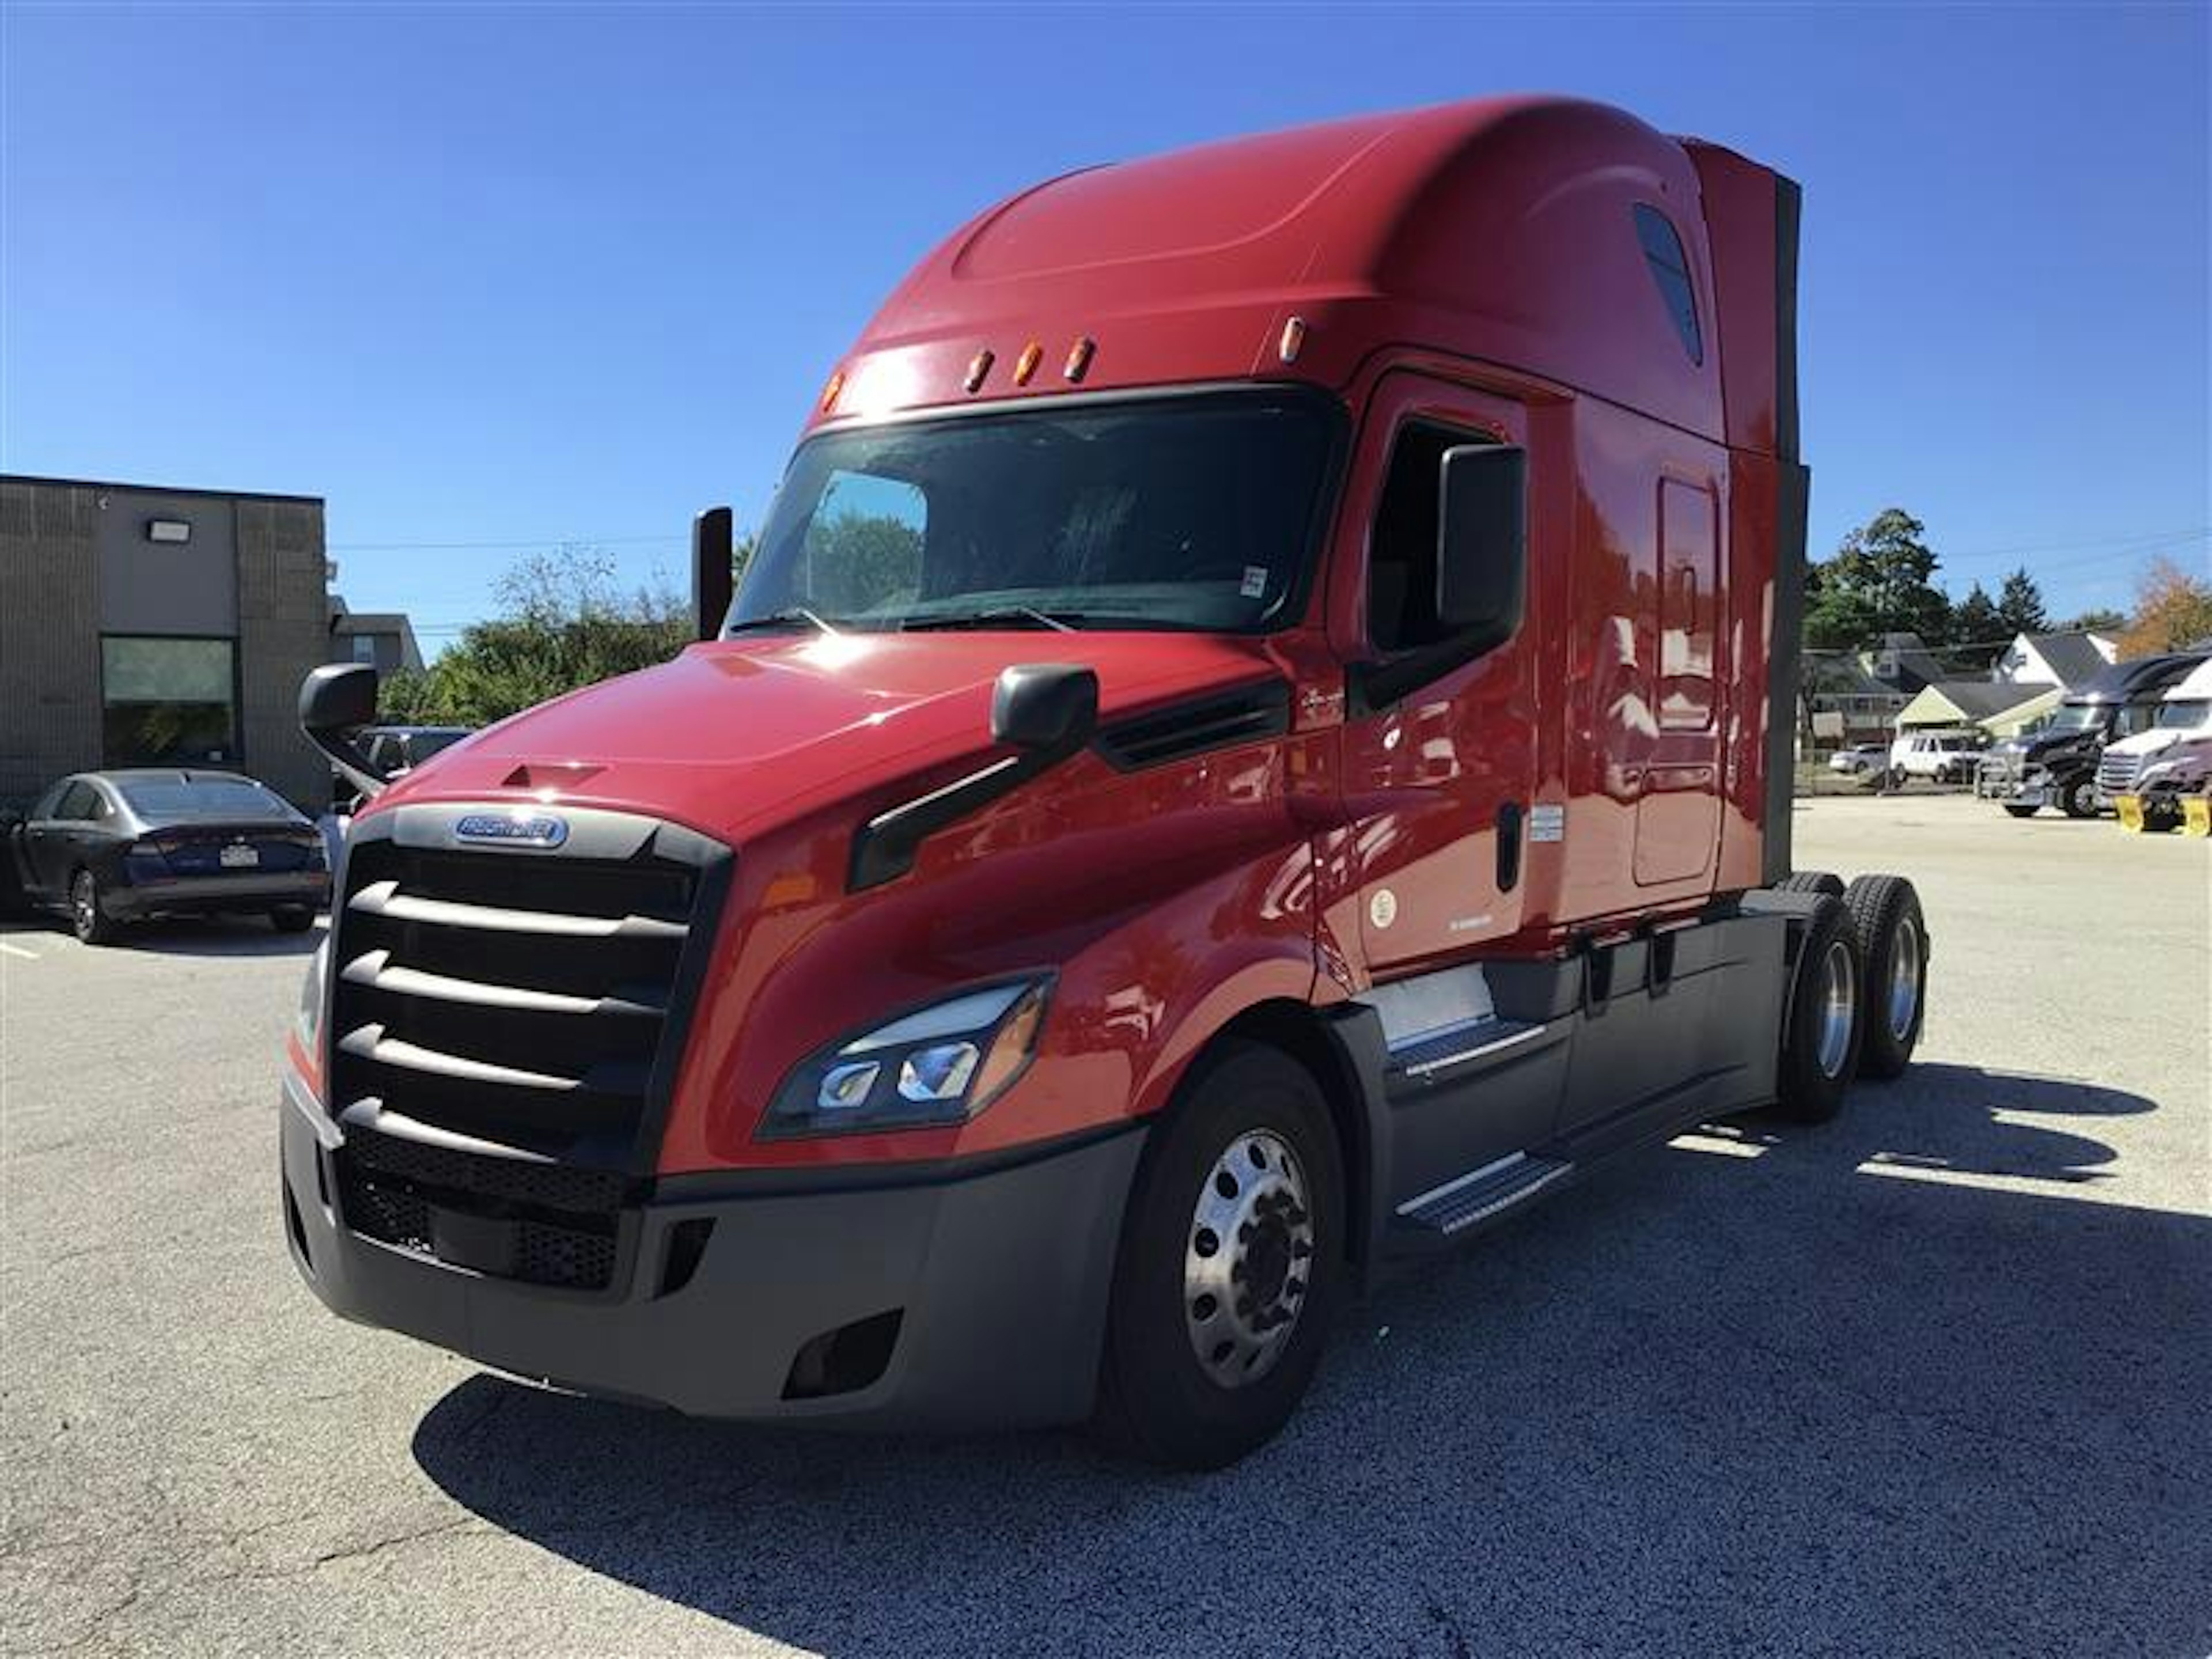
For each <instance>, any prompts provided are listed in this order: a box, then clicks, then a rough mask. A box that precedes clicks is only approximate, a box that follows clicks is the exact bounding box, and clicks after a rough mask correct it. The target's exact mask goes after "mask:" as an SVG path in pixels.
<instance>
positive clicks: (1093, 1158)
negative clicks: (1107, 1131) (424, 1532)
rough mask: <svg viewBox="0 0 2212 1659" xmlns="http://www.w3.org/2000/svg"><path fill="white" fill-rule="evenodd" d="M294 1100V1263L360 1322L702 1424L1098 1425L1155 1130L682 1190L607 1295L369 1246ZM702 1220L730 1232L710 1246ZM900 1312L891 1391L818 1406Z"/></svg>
mask: <svg viewBox="0 0 2212 1659" xmlns="http://www.w3.org/2000/svg"><path fill="white" fill-rule="evenodd" d="M284 1093H285V1099H284V1105H283V1133H282V1139H283V1182H284V1198H285V1202H286V1208H287V1230H288V1232H289V1236H290V1240H291V1245H292V1255H293V1261H294V1263H295V1266H297V1267H298V1268H299V1269H300V1272H301V1276H302V1277H304V1278H305V1279H307V1283H308V1284H309V1285H310V1286H312V1287H313V1290H314V1292H315V1294H316V1295H317V1296H319V1297H321V1298H322V1300H323V1301H324V1303H325V1304H327V1305H328V1306H329V1307H330V1308H331V1310H333V1311H334V1312H337V1313H339V1314H342V1315H343V1316H345V1317H347V1318H349V1319H353V1320H357V1321H360V1322H363V1323H366V1324H370V1325H379V1326H383V1327H386V1328H389V1329H392V1330H396V1331H401V1332H404V1333H405V1334H409V1335H410V1336H415V1337H418V1338H420V1339H421V1340H423V1341H426V1342H430V1343H434V1344H435V1345H437V1346H440V1347H443V1348H449V1349H451V1350H453V1352H457V1353H459V1354H463V1355H465V1356H466V1357H468V1358H471V1359H475V1360H477V1361H479V1362H481V1363H482V1364H486V1365H489V1366H492V1367H494V1368H495V1369H497V1370H503V1371H507V1372H509V1373H512V1374H513V1375H515V1376H522V1377H526V1378H529V1379H532V1380H534V1381H539V1382H544V1383H550V1384H552V1385H553V1386H556V1387H558V1388H563V1389H572V1390H574V1391H576V1392H578V1393H583V1394H592V1395H605V1396H609V1397H612V1398H618V1399H623V1400H629V1401H636V1402H641V1403H650V1404H657V1405H663V1406H669V1407H675V1408H676V1409H678V1410H679V1411H683V1412H685V1413H691V1414H694V1415H697V1416H704V1417H728V1418H746V1419H832V1420H836V1421H840V1422H850V1423H855V1424H866V1425H869V1426H884V1427H890V1426H904V1427H927V1428H959V1427H1010V1426H1014V1425H1035V1424H1043V1423H1056V1422H1074V1421H1078V1420H1080V1419H1083V1418H1085V1417H1086V1416H1088V1415H1089V1413H1090V1412H1091V1406H1092V1402H1093V1396H1094V1394H1095V1390H1096V1386H1097V1369H1098V1356H1099V1351H1100V1346H1101V1344H1102V1342H1103V1336H1104V1331H1105V1321H1106V1304H1107V1299H1108V1292H1109V1288H1110V1285H1111V1280H1112V1276H1113V1267H1114V1255H1115V1245H1116V1243H1117V1242H1118V1239H1119V1237H1120V1232H1121V1215H1122V1210H1123V1206H1124V1204H1125V1201H1126V1200H1127V1194H1128V1189H1129V1184H1130V1182H1131V1179H1132V1177H1133V1174H1134V1171H1135V1169H1136V1163H1137V1158H1138V1155H1139V1152H1140V1151H1141V1150H1142V1147H1143V1143H1144V1135H1145V1132H1144V1130H1143V1129H1142V1128H1132V1129H1129V1130H1126V1131H1122V1132H1121V1133H1115V1134H1113V1135H1111V1136H1109V1137H1108V1138H1106V1139H1091V1140H1087V1141H1085V1142H1084V1143H1082V1144H1080V1145H1077V1146H1073V1147H1072V1148H1068V1149H1063V1150H1048V1151H1047V1152H1044V1153H1043V1154H1042V1155H1040V1156H1037V1157H1034V1158H1029V1159H1027V1160H1026V1161H1024V1162H1020V1163H1018V1164H994V1165H993V1166H991V1167H989V1168H987V1169H984V1170H979V1171H977V1172H975V1173H969V1172H965V1171H962V1170H953V1171H951V1172H950V1173H947V1172H945V1171H944V1170H934V1171H931V1172H929V1173H927V1174H923V1175H918V1176H908V1175H905V1174H903V1173H902V1172H898V1171H896V1170H885V1169H884V1168H882V1167H881V1166H868V1167H866V1168H865V1169H862V1170H857V1171H854V1172H848V1173H845V1174H843V1175H842V1176H837V1175H831V1174H824V1173H819V1172H811V1171H810V1172H805V1176H803V1177H801V1176H799V1172H788V1173H787V1172H783V1171H775V1172H769V1171H751V1172H735V1171H733V1172H732V1173H731V1175H730V1176H727V1177H726V1178H718V1177H690V1176H684V1177H677V1178H675V1179H672V1180H663V1181H661V1182H658V1183H656V1184H655V1187H654V1189H653V1195H652V1197H651V1198H650V1199H649V1200H647V1201H646V1202H644V1203H643V1204H641V1205H638V1206H634V1207H633V1208H631V1209H630V1210H629V1211H628V1212H626V1213H625V1215H624V1217H623V1239H624V1243H623V1247H622V1249H621V1251H620V1255H619V1263H620V1265H619V1266H618V1268H617V1273H616V1276H615V1279H614V1282H613V1284H612V1285H611V1287H610V1289H609V1290H607V1291H605V1292H590V1291H568V1290H558V1289H551V1288H547V1287H544V1286H540V1285H529V1284H525V1283H521V1282H519V1281H517V1280H513V1279H501V1278H495V1277H491V1276H489V1275H487V1274H484V1273H477V1272H474V1271H471V1270H470V1269H468V1268H465V1267H458V1266H453V1265H448V1264H447V1262H444V1261H439V1260H437V1259H435V1257H434V1256H432V1255H428V1254H418V1253H416V1252H414V1251H411V1250H407V1249H399V1248H396V1247H393V1246H391V1245H387V1244H384V1243H377V1242H375V1241H374V1240H371V1239H368V1238H365V1237H362V1236H360V1235H359V1234H357V1233H356V1232H354V1231H351V1230H350V1229H349V1228H348V1227H347V1226H346V1225H345V1223H344V1221H343V1218H341V1216H340V1215H339V1214H338V1213H337V1204H338V1203H339V1202H341V1201H342V1200H339V1198H338V1196H337V1194H338V1193H339V1190H340V1188H339V1182H338V1179H337V1170H336V1168H335V1166H334V1164H333V1163H332V1155H333V1154H334V1153H335V1152H337V1150H338V1149H339V1148H340V1147H341V1146H343V1141H344V1131H343V1129H342V1128H341V1127H339V1126H338V1125H337V1124H335V1123H333V1122H331V1121H330V1119H329V1118H328V1117H327V1116H325V1115H324V1113H323V1111H322V1109H321V1108H320V1106H319V1104H318V1103H316V1102H314V1100H313V1098H312V1097H310V1096H309V1095H308V1094H307V1091H306V1090H305V1087H304V1085H301V1083H299V1082H298V1081H297V1080H296V1079H289V1078H288V1079H287V1080H286V1083H285V1090H284ZM686 1223H690V1224H693V1225H692V1226H690V1228H689V1229H687V1230H686V1231H685V1232H684V1234H680V1235H679V1233H678V1229H679V1227H683V1226H684V1224H686ZM698 1224H711V1225H710V1226H709V1227H708V1228H707V1230H706V1237H705V1243H704V1248H703V1250H699V1251H697V1252H696V1255H693V1254H692V1252H691V1248H690V1247H691V1245H692V1244H693V1243H696V1239H697V1237H698V1235H699V1233H700V1231H702V1230H701V1227H700V1225H698ZM679 1238H681V1239H683V1240H684V1241H685V1242H684V1243H678V1240H679ZM679 1255H690V1257H691V1259H690V1261H687V1262H686V1264H685V1266H686V1267H687V1268H688V1272H678V1271H676V1270H674V1269H673V1267H672V1264H673V1263H674V1262H675V1261H677V1259H678V1256H679ZM671 1285H672V1286H673V1288H671ZM893 1313H896V1315H897V1318H896V1335H895V1337H894V1338H893V1339H892V1340H891V1342H890V1350H889V1356H888V1359H887V1360H885V1361H883V1362H881V1364H880V1369H879V1370H878V1371H876V1373H875V1374H874V1375H873V1376H872V1380H868V1381H866V1382H864V1383H859V1384H858V1385H856V1386H849V1387H844V1388H842V1391H838V1392H830V1393H827V1394H823V1393H820V1392H818V1376H819V1371H820V1365H819V1361H820V1358H821V1355H822V1354H823V1352H824V1343H823V1339H825V1338H830V1334H832V1333H836V1332H840V1331H845V1330H848V1329H857V1328H863V1327H864V1326H866V1328H870V1329H872V1330H873V1331H875V1332H876V1333H878V1334H880V1333H881V1332H882V1330H883V1329H884V1326H885V1324H886V1323H888V1322H886V1321H884V1320H883V1319H882V1316H886V1315H890V1314H893ZM870 1322H873V1323H872V1324H871V1323H870ZM830 1340H831V1341H833V1342H834V1340H835V1339H834V1338H830ZM802 1352H807V1353H810V1354H811V1356H812V1361H811V1363H812V1364H813V1367H814V1369H813V1370H811V1371H810V1370H809V1364H810V1362H809V1361H808V1360H803V1359H802V1358H801V1356H802ZM866 1363H867V1364H869V1365H870V1366H871V1368H872V1367H873V1365H874V1364H875V1362H874V1361H872V1360H871V1361H868V1362H866ZM836 1369H837V1368H836V1366H832V1367H831V1368H830V1370H831V1373H832V1383H833V1386H834V1385H835V1373H836ZM806 1376H816V1377H817V1383H807V1382H805V1381H802V1380H800V1379H802V1378H805V1377H806ZM810 1388H815V1389H817V1392H814V1393H813V1394H812V1395H809V1389H810Z"/></svg>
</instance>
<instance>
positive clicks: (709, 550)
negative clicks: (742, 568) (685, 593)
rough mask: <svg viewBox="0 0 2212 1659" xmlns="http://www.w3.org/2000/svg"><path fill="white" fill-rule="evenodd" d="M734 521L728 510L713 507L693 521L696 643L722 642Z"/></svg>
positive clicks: (692, 591) (694, 630)
mask: <svg viewBox="0 0 2212 1659" xmlns="http://www.w3.org/2000/svg"><path fill="white" fill-rule="evenodd" d="M734 523H735V520H733V519H732V517H731V513H730V509H729V508H728V507H708V508H706V509H705V510H704V511H702V513H700V514H699V516H698V517H697V518H696V519H694V520H691V615H692V623H691V626H692V635H693V637H694V638H696V639H702V640H713V639H720V637H721V634H722V619H723V618H724V617H726V616H728V615H729V614H730V592H731V588H732V580H731V574H730V559H731V556H732V550H733V538H734V533H735V532H734V529H733V526H734Z"/></svg>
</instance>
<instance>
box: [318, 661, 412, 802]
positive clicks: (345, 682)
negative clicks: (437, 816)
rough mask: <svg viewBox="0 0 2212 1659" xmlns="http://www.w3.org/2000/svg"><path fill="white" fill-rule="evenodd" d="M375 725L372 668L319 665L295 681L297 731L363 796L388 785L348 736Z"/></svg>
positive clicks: (376, 792) (368, 666) (374, 689)
mask: <svg viewBox="0 0 2212 1659" xmlns="http://www.w3.org/2000/svg"><path fill="white" fill-rule="evenodd" d="M375 724H376V670H375V669H374V668H373V667H371V666H370V665H368V664H367V663H358V662H333V663H325V664H324V665H323V666H321V667H320V668H313V669H310V670H308V671H307V678H306V679H304V680H302V681H301V682H300V729H301V731H302V732H306V733H307V741H308V742H310V743H312V744H314V745H315V747H316V748H318V749H319V750H322V751H323V753H324V754H325V756H326V757H328V758H329V760H330V763H331V765H332V766H334V767H336V768H337V769H338V771H339V773H340V775H343V777H344V778H345V780H346V781H348V782H349V783H350V784H352V785H353V786H354V787H356V789H359V790H360V791H361V793H362V794H364V795H375V794H378V793H380V792H381V791H382V790H383V788H384V786H385V785H386V783H387V782H388V781H390V780H389V779H388V778H386V776H385V775H384V774H382V773H380V772H379V771H378V770H377V769H376V768H375V767H374V766H373V765H372V764H370V763H369V758H368V756H367V755H365V754H363V753H362V750H361V745H360V744H357V743H356V742H355V741H354V734H355V733H356V732H359V731H360V730H361V729H362V727H363V726H374V725H375Z"/></svg>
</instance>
